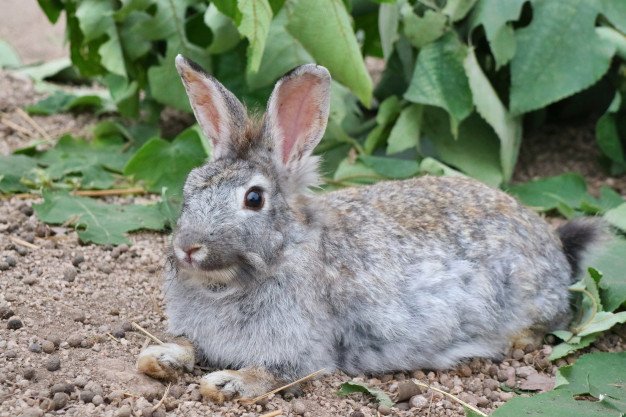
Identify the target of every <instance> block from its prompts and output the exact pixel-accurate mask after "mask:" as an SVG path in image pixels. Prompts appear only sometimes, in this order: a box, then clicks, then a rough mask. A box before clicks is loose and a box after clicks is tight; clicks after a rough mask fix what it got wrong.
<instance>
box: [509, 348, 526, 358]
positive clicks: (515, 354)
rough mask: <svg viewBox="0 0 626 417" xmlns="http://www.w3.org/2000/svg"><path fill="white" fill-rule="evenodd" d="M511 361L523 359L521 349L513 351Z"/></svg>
mask: <svg viewBox="0 0 626 417" xmlns="http://www.w3.org/2000/svg"><path fill="white" fill-rule="evenodd" d="M512 356H513V359H515V360H518V361H519V360H522V358H523V357H524V351H523V350H522V349H515V350H514V351H513V355H512Z"/></svg>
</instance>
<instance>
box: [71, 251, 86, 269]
mask: <svg viewBox="0 0 626 417" xmlns="http://www.w3.org/2000/svg"><path fill="white" fill-rule="evenodd" d="M83 262H85V257H84V256H83V255H81V254H80V253H78V254H76V256H74V258H72V265H74V266H78V265H80V264H82V263H83Z"/></svg>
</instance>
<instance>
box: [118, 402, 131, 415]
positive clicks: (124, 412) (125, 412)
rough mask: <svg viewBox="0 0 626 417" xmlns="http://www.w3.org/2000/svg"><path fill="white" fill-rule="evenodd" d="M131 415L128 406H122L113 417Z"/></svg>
mask: <svg viewBox="0 0 626 417" xmlns="http://www.w3.org/2000/svg"><path fill="white" fill-rule="evenodd" d="M131 413H132V410H131V409H130V406H129V405H128V404H124V405H123V406H121V407H120V408H119V409H118V410H117V411H116V412H115V416H116V417H130V416H131Z"/></svg>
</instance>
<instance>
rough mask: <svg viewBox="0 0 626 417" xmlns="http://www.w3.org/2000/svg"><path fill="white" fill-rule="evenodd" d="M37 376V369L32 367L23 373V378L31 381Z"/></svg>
mask: <svg viewBox="0 0 626 417" xmlns="http://www.w3.org/2000/svg"><path fill="white" fill-rule="evenodd" d="M35 374H36V373H35V369H34V368H31V367H30V366H29V367H28V368H24V370H23V371H22V376H23V377H24V378H25V379H28V380H29V381H30V380H32V379H33V378H35Z"/></svg>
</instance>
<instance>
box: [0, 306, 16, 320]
mask: <svg viewBox="0 0 626 417" xmlns="http://www.w3.org/2000/svg"><path fill="white" fill-rule="evenodd" d="M14 315H15V313H14V312H13V310H11V309H10V308H9V307H7V306H0V319H3V320H6V319H8V318H11V317H13V316H14Z"/></svg>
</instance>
